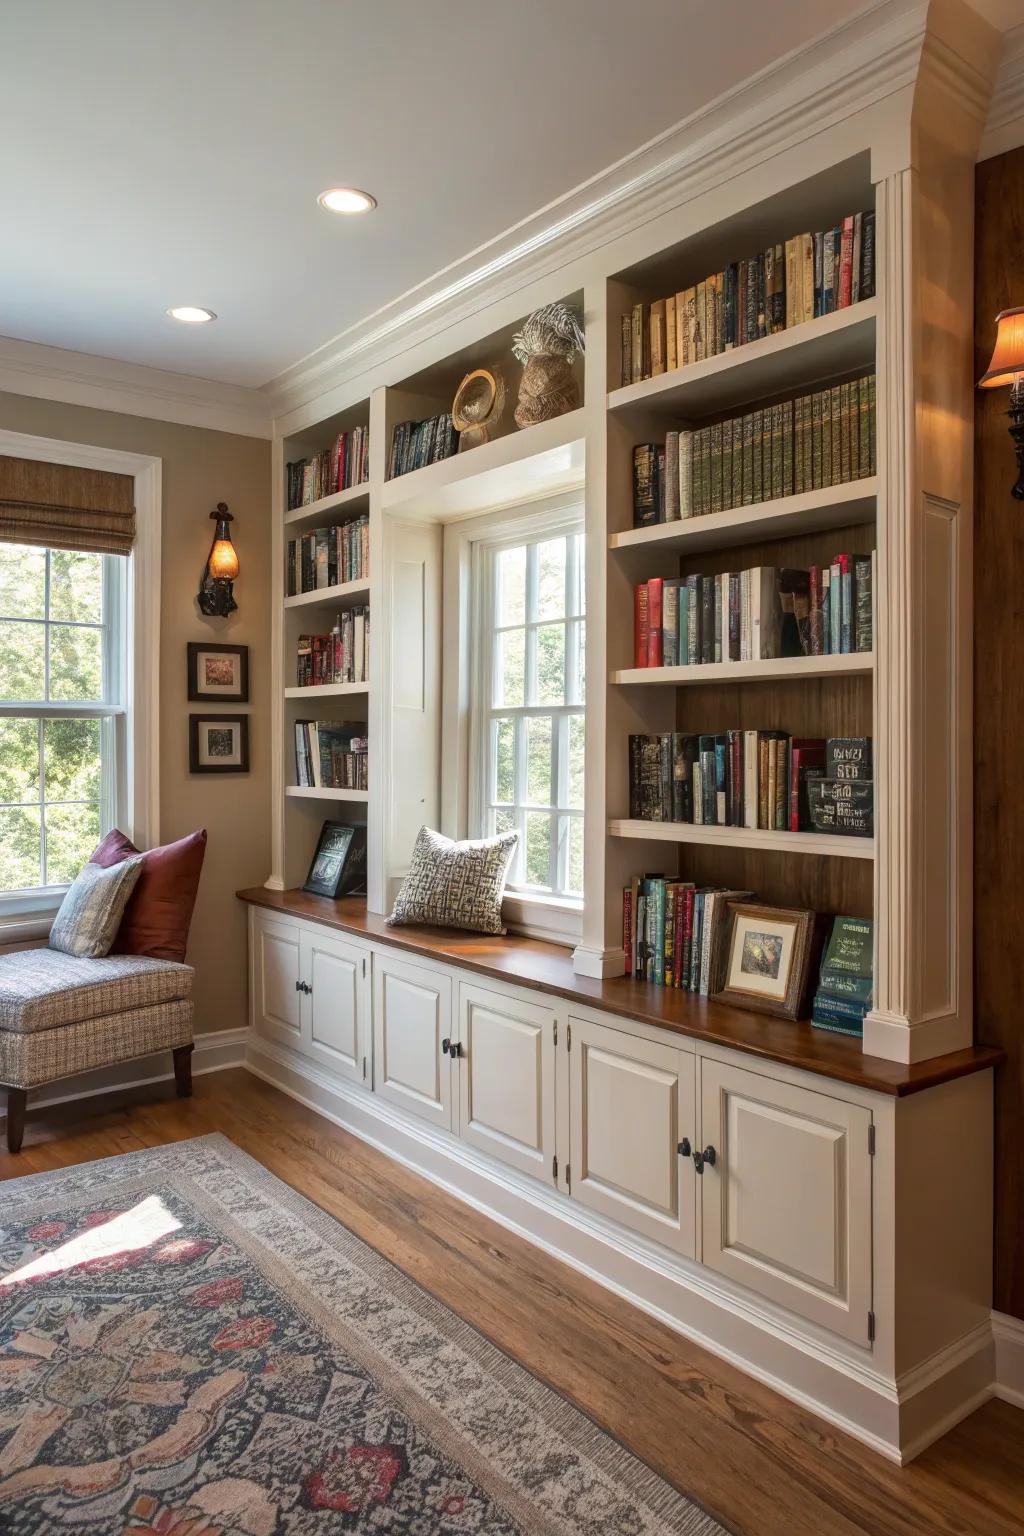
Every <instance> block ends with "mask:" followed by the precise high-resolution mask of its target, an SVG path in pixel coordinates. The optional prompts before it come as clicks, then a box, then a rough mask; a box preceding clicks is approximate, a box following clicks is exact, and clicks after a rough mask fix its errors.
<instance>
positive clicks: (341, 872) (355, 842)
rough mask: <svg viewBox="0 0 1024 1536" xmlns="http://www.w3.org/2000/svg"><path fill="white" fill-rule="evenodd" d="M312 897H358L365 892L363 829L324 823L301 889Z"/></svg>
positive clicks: (364, 832)
mask: <svg viewBox="0 0 1024 1536" xmlns="http://www.w3.org/2000/svg"><path fill="white" fill-rule="evenodd" d="M302 889H303V890H304V891H309V892H310V894H311V895H313V896H330V897H331V898H332V899H336V898H337V897H338V896H362V895H364V894H365V892H366V828H365V827H362V826H351V825H350V824H349V823H347V822H344V821H325V822H324V824H323V826H322V827H321V828H320V836H319V838H318V840H317V845H316V852H315V853H314V854H313V861H312V863H311V864H310V866H309V874H308V875H307V876H306V883H305V885H304V886H303V887H302Z"/></svg>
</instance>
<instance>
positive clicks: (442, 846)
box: [388, 827, 519, 933]
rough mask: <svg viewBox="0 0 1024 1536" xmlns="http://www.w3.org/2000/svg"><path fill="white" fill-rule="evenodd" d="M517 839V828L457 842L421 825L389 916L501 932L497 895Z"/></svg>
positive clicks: (398, 923)
mask: <svg viewBox="0 0 1024 1536" xmlns="http://www.w3.org/2000/svg"><path fill="white" fill-rule="evenodd" d="M518 842H519V833H518V832H505V833H503V834H502V835H501V836H500V837H485V838H479V839H473V840H471V841H469V842H465V843H456V842H453V841H452V839H451V838H450V837H444V836H442V834H441V833H440V832H432V831H431V830H430V828H429V827H421V828H420V830H419V836H418V837H417V839H416V846H415V847H414V848H413V851H412V858H411V860H410V861H409V873H408V874H407V875H406V877H405V879H404V881H403V882H402V888H401V890H400V891H399V893H398V896H397V897H396V898H395V909H394V911H393V912H392V914H391V916H390V917H389V918H388V922H389V923H390V924H392V925H393V926H395V927H400V926H401V925H402V924H403V923H428V924H431V925H434V926H436V927H439V928H465V929H468V930H469V931H470V932H472V933H504V932H505V929H504V927H503V925H502V921H501V896H502V892H503V891H504V889H505V877H506V876H507V874H508V867H509V865H510V864H511V862H512V859H513V856H514V855H515V851H516V845H517V843H518Z"/></svg>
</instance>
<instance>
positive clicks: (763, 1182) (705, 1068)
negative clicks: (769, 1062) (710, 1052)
mask: <svg viewBox="0 0 1024 1536" xmlns="http://www.w3.org/2000/svg"><path fill="white" fill-rule="evenodd" d="M870 1128H871V1113H870V1111H869V1110H868V1109H866V1108H865V1107H864V1106H863V1105H860V1104H848V1103H846V1102H845V1101H844V1100H843V1099H836V1098H833V1097H831V1095H829V1094H825V1093H817V1092H816V1091H814V1090H813V1089H809V1088H798V1087H794V1086H793V1085H792V1084H790V1083H783V1082H777V1081H776V1080H775V1079H773V1078H770V1077H764V1076H762V1075H761V1074H760V1073H757V1072H747V1071H744V1070H743V1069H742V1068H740V1067H733V1066H730V1065H728V1064H726V1063H723V1062H719V1061H712V1060H710V1059H709V1058H707V1057H705V1058H704V1059H703V1060H702V1062H701V1139H702V1150H704V1149H705V1148H707V1147H708V1146H711V1147H713V1148H714V1163H713V1164H710V1163H708V1164H706V1165H705V1168H704V1173H703V1188H702V1190H701V1202H702V1212H703V1216H702V1225H703V1240H704V1242H703V1252H702V1258H703V1261H704V1263H705V1264H706V1265H708V1267H709V1268H710V1269H714V1270H717V1271H718V1272H719V1273H720V1274H723V1275H728V1276H729V1278H730V1279H732V1280H738V1281H739V1282H740V1283H741V1284H743V1285H746V1286H749V1287H750V1289H751V1290H753V1291H757V1292H758V1293H759V1294H760V1295H762V1296H766V1297H768V1298H769V1299H770V1300H771V1301H775V1302H778V1303H780V1305H782V1306H784V1307H788V1308H789V1309H790V1310H791V1311H793V1312H796V1313H798V1314H799V1315H800V1316H801V1317H805V1318H807V1319H809V1320H810V1321H811V1322H814V1323H819V1324H820V1325H821V1326H822V1327H824V1328H828V1329H830V1330H831V1331H832V1332H833V1333H838V1334H842V1335H843V1337H844V1338H848V1339H854V1340H856V1341H857V1342H858V1343H861V1344H863V1343H867V1341H868V1336H869V1325H868V1313H869V1311H870V1309H871V1154H870V1149H869V1133H870Z"/></svg>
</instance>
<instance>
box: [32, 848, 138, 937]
mask: <svg viewBox="0 0 1024 1536" xmlns="http://www.w3.org/2000/svg"><path fill="white" fill-rule="evenodd" d="M141 873H142V855H141V854H139V855H138V856H137V857H135V858H130V859H122V860H121V863H120V864H111V865H110V866H109V867H108V868H106V869H105V868H104V867H103V865H102V864H86V865H85V867H84V868H83V869H82V871H81V873H80V874H79V875H78V876H77V877H76V879H75V880H74V881H73V882H72V884H71V885H70V886H69V888H68V892H67V895H66V896H65V897H64V900H63V901H62V902H61V904H60V910H59V912H58V913H57V916H56V917H55V918H54V920H53V927H52V928H51V929H50V948H51V949H59V950H60V951H61V952H62V954H65V955H78V956H79V957H80V958H82V959H86V960H97V959H99V957H100V956H101V955H105V954H106V953H107V952H108V950H109V949H110V946H111V944H113V942H114V939H115V938H116V937H117V930H118V929H119V928H120V926H121V918H122V917H123V916H124V909H125V907H126V906H127V905H128V898H129V896H130V895H131V894H132V891H133V890H134V889H135V882H136V881H137V880H138V878H139V876H140V874H141Z"/></svg>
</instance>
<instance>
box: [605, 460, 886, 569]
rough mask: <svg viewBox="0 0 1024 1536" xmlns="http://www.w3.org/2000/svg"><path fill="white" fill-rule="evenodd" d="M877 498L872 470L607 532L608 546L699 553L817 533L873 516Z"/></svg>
mask: <svg viewBox="0 0 1024 1536" xmlns="http://www.w3.org/2000/svg"><path fill="white" fill-rule="evenodd" d="M877 497H878V479H877V477H876V476H875V475H870V476H867V477H866V478H865V479H863V480H850V481H849V482H848V483H847V484H846V485H832V486H826V487H824V488H823V489H822V490H818V491H802V492H801V493H800V495H799V496H783V497H781V498H779V499H778V500H776V501H761V502H758V503H757V504H756V505H752V506H746V507H732V508H730V510H729V511H728V512H711V513H708V514H707V515H706V516H704V517H687V518H683V519H681V520H680V521H678V522H672V523H654V524H653V525H652V526H651V527H649V528H628V529H626V531H625V532H624V533H612V534H609V536H608V547H609V549H654V550H660V549H679V550H689V551H690V552H691V553H692V554H697V553H699V552H700V551H702V550H708V549H723V548H726V547H727V546H729V545H733V544H752V543H755V542H756V541H757V540H760V539H770V538H792V537H793V536H794V535H797V534H801V533H821V532H824V531H826V530H827V529H829V528H846V527H848V526H849V525H851V524H853V523H869V522H871V521H872V520H873V519H874V516H875V511H876V502H877Z"/></svg>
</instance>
